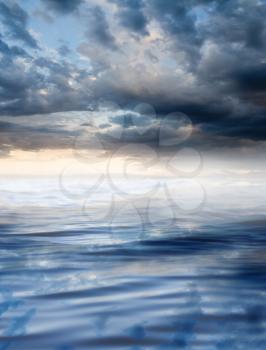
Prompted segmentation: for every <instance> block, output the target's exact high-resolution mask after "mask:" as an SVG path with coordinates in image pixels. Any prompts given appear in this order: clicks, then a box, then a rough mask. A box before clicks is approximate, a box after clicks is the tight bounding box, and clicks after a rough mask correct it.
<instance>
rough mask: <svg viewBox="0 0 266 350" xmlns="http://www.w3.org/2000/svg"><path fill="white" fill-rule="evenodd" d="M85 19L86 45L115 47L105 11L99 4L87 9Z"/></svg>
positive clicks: (114, 48) (113, 48) (112, 48)
mask: <svg viewBox="0 0 266 350" xmlns="http://www.w3.org/2000/svg"><path fill="white" fill-rule="evenodd" d="M86 20H87V30H86V37H87V39H88V45H90V44H92V45H95V44H98V45H101V46H103V47H104V48H108V49H111V50H116V49H117V45H116V42H115V38H114V36H113V35H112V34H111V32H110V28H109V24H108V22H107V19H106V16H105V13H104V11H103V10H102V8H101V7H100V6H94V7H93V8H91V9H89V11H88V17H87V18H86Z"/></svg>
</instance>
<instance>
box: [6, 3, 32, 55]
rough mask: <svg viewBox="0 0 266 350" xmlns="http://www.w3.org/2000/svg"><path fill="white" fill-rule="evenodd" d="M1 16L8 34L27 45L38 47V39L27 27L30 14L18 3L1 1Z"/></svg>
mask: <svg viewBox="0 0 266 350" xmlns="http://www.w3.org/2000/svg"><path fill="white" fill-rule="evenodd" d="M0 16H1V18H2V21H3V24H4V25H5V27H6V28H7V30H8V34H9V35H10V36H11V37H12V38H13V39H16V40H19V41H22V42H23V43H24V44H26V45H27V46H29V47H31V48H33V49H37V48H38V44H37V41H36V39H35V38H34V37H33V36H32V35H31V34H30V32H29V31H28V29H27V22H28V18H29V17H28V14H27V12H26V11H25V10H24V9H23V8H22V7H20V6H19V5H18V4H16V3H10V4H6V3H5V2H2V1H1V2H0Z"/></svg>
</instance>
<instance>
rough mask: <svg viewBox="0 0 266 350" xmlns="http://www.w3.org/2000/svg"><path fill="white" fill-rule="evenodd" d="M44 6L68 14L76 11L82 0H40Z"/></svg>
mask: <svg viewBox="0 0 266 350" xmlns="http://www.w3.org/2000/svg"><path fill="white" fill-rule="evenodd" d="M42 2H43V3H44V4H45V6H46V7H47V8H48V9H50V10H52V11H54V12H56V13H59V14H69V13H72V12H74V11H76V10H77V9H78V8H79V6H80V5H81V4H82V3H83V0H42Z"/></svg>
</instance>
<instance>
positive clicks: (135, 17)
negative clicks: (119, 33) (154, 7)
mask: <svg viewBox="0 0 266 350" xmlns="http://www.w3.org/2000/svg"><path fill="white" fill-rule="evenodd" d="M110 1H111V2H113V3H116V4H117V5H118V8H119V10H118V18H119V22H120V24H121V25H122V26H124V27H125V28H127V29H129V30H130V31H133V32H136V33H139V34H142V35H147V34H148V31H147V28H146V26H147V24H148V20H147V18H146V17H145V15H144V13H143V7H144V2H143V1H142V0H110Z"/></svg>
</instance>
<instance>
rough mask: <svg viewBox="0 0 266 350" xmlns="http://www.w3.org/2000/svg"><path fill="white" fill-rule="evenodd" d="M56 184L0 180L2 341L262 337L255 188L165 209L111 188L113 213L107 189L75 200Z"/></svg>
mask: <svg viewBox="0 0 266 350" xmlns="http://www.w3.org/2000/svg"><path fill="white" fill-rule="evenodd" d="M56 186H57V184H56V183H52V184H51V183H50V182H49V181H48V182H47V181H46V182H40V180H36V179H35V180H33V179H30V180H23V179H22V180H20V181H14V180H12V179H5V180H4V182H2V183H1V201H0V203H1V216H0V224H1V226H0V232H1V234H0V349H1V350H4V349H8V350H37V349H38V350H41V349H45V350H46V349H47V350H48V349H49V350H50V349H58V350H74V349H75V350H79V349H107V348H112V349H130V350H144V349H158V350H159V349H160V350H165V349H169V350H170V349H171V350H172V349H193V350H194V349H202V350H213V349H226V350H229V349H232V350H237V349H243V350H262V349H263V350H264V349H265V348H266V332H265V331H266V288H265V287H266V253H265V248H266V216H264V213H265V207H264V206H263V196H262V195H261V197H259V195H258V193H256V191H255V189H253V190H252V193H253V197H252V195H251V193H250V192H245V189H242V190H241V191H238V194H239V193H240V194H239V195H242V194H243V198H242V197H241V198H236V197H235V196H234V197H230V198H229V199H228V201H226V198H223V199H221V197H220V196H219V193H218V194H216V195H215V196H213V197H212V196H211V194H210V195H209V196H208V200H209V201H207V203H206V205H204V207H202V208H201V210H197V211H194V212H193V211H192V212H184V211H180V212H178V211H176V212H175V215H174V216H171V211H172V209H173V208H172V206H174V205H173V203H172V204H171V205H169V204H168V205H167V203H166V202H165V201H164V200H163V199H161V200H160V201H159V200H158V197H156V196H155V198H154V199H153V200H152V201H151V203H150V202H149V203H148V201H147V203H148V204H147V203H146V202H145V198H141V199H140V198H138V199H136V201H135V202H134V203H135V204H134V206H132V205H131V204H132V201H133V200H132V199H131V200H130V202H129V203H127V204H128V206H127V205H126V204H125V203H124V202H123V201H122V199H121V198H120V202H119V201H118V203H119V204H120V206H119V205H118V208H119V209H118V210H117V213H116V214H112V220H111V222H110V220H109V219H110V215H109V216H108V215H106V216H105V215H102V216H101V214H102V213H106V212H108V210H109V209H108V210H107V209H106V207H107V202H108V201H107V197H108V193H107V192H106V191H102V192H100V193H98V197H97V198H98V199H97V200H96V201H95V202H94V205H92V206H91V207H88V206H87V205H88V204H86V205H85V209H84V202H83V201H82V200H81V199H75V201H74V200H73V201H72V200H71V198H66V197H64V196H62V193H60V191H57V187H56ZM248 189H249V190H250V188H249V187H248ZM258 192H259V191H258ZM223 193H224V191H223ZM108 198H109V197H108ZM244 198H245V201H244ZM221 202H222V203H221ZM86 203H87V202H86ZM121 203H122V204H121ZM123 203H124V204H123ZM215 203H216V204H217V205H215ZM228 203H231V206H230V205H229V204H228ZM243 203H245V205H244V204H243ZM105 204H106V205H105ZM218 204H219V205H218ZM147 208H148V209H147ZM163 209H164V210H165V209H167V210H166V212H165V214H164V215H162V212H163ZM174 210H177V208H174ZM147 211H149V215H146V214H147ZM98 214H99V215H98ZM167 215H169V217H167ZM150 216H152V220H148V219H147V217H150ZM156 219H157V220H156ZM108 220H109V221H108Z"/></svg>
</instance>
